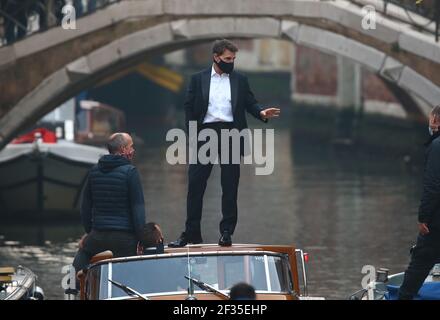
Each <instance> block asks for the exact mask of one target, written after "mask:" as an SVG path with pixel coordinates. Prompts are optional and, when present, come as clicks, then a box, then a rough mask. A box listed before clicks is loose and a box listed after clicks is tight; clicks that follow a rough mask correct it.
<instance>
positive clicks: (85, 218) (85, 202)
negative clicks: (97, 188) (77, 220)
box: [80, 178, 93, 233]
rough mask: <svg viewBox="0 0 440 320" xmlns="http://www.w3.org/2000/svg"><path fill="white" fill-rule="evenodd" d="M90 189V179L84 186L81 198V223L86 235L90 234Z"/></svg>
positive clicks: (91, 205) (91, 204)
mask: <svg viewBox="0 0 440 320" xmlns="http://www.w3.org/2000/svg"><path fill="white" fill-rule="evenodd" d="M92 208H93V203H92V189H91V187H90V179H89V178H87V181H86V183H85V185H84V188H83V191H82V196H81V208H80V211H81V222H82V225H83V227H84V230H85V231H86V233H90V231H91V230H92Z"/></svg>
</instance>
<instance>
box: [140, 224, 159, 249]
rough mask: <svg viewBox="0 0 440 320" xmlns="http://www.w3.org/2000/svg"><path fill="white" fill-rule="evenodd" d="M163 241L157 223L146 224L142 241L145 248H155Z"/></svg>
mask: <svg viewBox="0 0 440 320" xmlns="http://www.w3.org/2000/svg"><path fill="white" fill-rule="evenodd" d="M162 240H163V238H162V233H161V232H160V229H159V228H158V224H157V223H155V222H149V223H147V224H145V226H144V230H143V232H142V241H141V244H142V245H143V246H144V248H149V247H155V246H157V245H158V244H159V243H161V241H162Z"/></svg>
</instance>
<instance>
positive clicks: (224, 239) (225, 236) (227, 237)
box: [218, 231, 232, 247]
mask: <svg viewBox="0 0 440 320" xmlns="http://www.w3.org/2000/svg"><path fill="white" fill-rule="evenodd" d="M218 244H219V245H220V246H222V247H230V246H232V238H231V234H230V233H229V232H228V231H223V233H222V236H221V237H220V239H219V240H218Z"/></svg>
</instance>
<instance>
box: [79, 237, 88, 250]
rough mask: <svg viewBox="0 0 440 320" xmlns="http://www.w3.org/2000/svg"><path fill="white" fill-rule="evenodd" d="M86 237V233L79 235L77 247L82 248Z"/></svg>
mask: <svg viewBox="0 0 440 320" xmlns="http://www.w3.org/2000/svg"><path fill="white" fill-rule="evenodd" d="M86 237H87V233H86V234H85V235H83V236H82V237H81V239H80V240H79V242H78V248H80V249H82V248H84V240H85V238H86Z"/></svg>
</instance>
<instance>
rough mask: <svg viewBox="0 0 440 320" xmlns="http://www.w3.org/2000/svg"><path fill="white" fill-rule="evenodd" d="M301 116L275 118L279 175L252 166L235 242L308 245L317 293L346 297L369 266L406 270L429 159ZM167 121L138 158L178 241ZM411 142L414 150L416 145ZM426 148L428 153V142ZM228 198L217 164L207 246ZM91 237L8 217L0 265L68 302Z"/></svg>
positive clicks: (180, 211)
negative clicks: (341, 135) (335, 136)
mask: <svg viewBox="0 0 440 320" xmlns="http://www.w3.org/2000/svg"><path fill="white" fill-rule="evenodd" d="M294 117H295V115H294V114H293V113H291V112H289V110H287V108H284V109H283V117H282V118H280V119H279V120H278V119H277V120H276V121H272V124H271V127H273V128H275V167H274V172H273V174H271V175H268V176H256V175H255V166H252V165H242V170H241V180H240V188H239V221H238V226H237V229H236V232H235V234H234V236H233V240H234V242H236V243H265V244H294V245H295V246H296V247H298V248H302V249H304V250H305V251H306V252H308V253H309V254H310V261H309V265H308V269H309V285H310V287H309V292H310V293H311V294H312V295H318V296H323V297H326V298H327V299H346V298H347V297H348V296H349V294H350V293H352V292H354V291H356V290H358V289H359V288H360V286H361V280H362V277H363V274H362V273H361V269H362V267H363V266H364V265H374V266H376V267H387V268H389V269H390V271H391V273H395V272H400V271H403V270H404V268H405V267H406V265H407V263H408V258H409V256H408V253H409V248H410V246H411V245H412V243H413V241H414V240H415V237H416V232H417V228H416V221H417V220H416V219H417V216H416V214H417V206H418V202H419V196H420V183H421V170H422V169H421V157H418V158H417V157H416V158H414V157H413V155H412V154H411V153H410V152H409V151H408V154H405V152H402V150H399V151H398V152H397V151H396V152H394V151H393V149H392V147H390V146H387V147H386V148H378V149H377V148H376V149H375V148H369V147H368V148H367V147H362V146H361V147H359V146H357V145H356V144H354V145H351V144H350V143H348V144H347V143H344V144H335V143H332V142H331V139H330V140H329V139H324V138H323V136H319V134H318V135H314V134H311V133H310V134H308V133H307V129H310V130H311V131H312V129H313V127H317V126H318V127H319V125H318V124H317V123H316V121H315V120H313V119H312V120H311V123H312V124H313V125H310V126H309V125H302V126H301V125H299V124H298V123H300V122H299V121H298V119H296V120H297V121H292V120H295V119H294ZM301 123H303V122H301ZM252 124H253V125H255V126H260V124H259V123H256V122H252ZM303 124H304V123H303ZM301 127H302V128H301ZM383 127H386V126H385V125H383ZM157 128H158V127H157V126H156V127H155V129H146V132H144V133H143V134H144V135H143V137H144V141H145V143H144V144H143V145H142V144H138V145H137V146H136V149H137V156H136V160H135V164H136V165H137V167H138V168H139V170H140V173H141V176H142V182H143V186H144V192H145V199H146V208H147V216H148V218H147V220H150V221H156V222H157V223H159V224H160V225H161V226H162V230H163V231H164V233H165V237H166V240H168V241H172V240H174V239H175V238H176V237H178V236H179V234H180V232H181V231H182V228H183V226H184V221H185V214H186V213H185V206H186V182H187V176H186V166H185V165H176V166H172V165H169V164H168V163H167V162H166V159H165V152H166V149H167V146H168V145H169V144H170V143H169V142H166V141H165V133H166V131H165V130H163V129H157ZM366 128H367V131H368V126H366ZM409 130H410V129H408V128H401V129H398V130H397V129H394V128H390V130H389V131H384V133H383V134H384V136H385V135H386V136H387V139H390V135H394V136H395V139H396V141H400V142H401V141H402V137H404V136H405V134H406V135H408V131H409ZM311 131H310V132H311ZM367 134H368V133H367ZM374 134H376V135H377V134H378V132H377V131H375V132H374ZM409 134H410V136H411V135H412V133H411V132H410V133H409ZM327 138H328V135H327ZM404 139H409V138H408V136H405V138H404ZM408 141H410V140H408ZM415 141H418V140H417V139H415ZM407 146H408V150H410V149H412V150H413V149H414V145H412V142H411V144H410V143H408V144H407ZM384 150H387V151H384ZM416 151H417V152H419V154H422V152H423V149H422V148H416ZM417 152H416V154H417ZM413 158H414V160H413ZM416 159H417V160H416ZM220 205H221V188H220V170H219V168H216V167H215V168H214V170H213V172H212V175H211V177H210V180H209V182H208V188H207V190H206V194H205V202H204V212H203V221H202V227H203V238H204V241H205V242H206V243H213V242H217V241H218V236H219V235H218V223H219V221H220V219H221V213H220V212H221V211H220ZM81 235H82V228H81V225H80V223H79V217H78V219H77V220H73V221H70V222H61V221H53V222H51V223H46V224H43V225H38V224H29V223H26V221H21V220H20V219H19V218H18V221H17V222H15V223H8V224H7V225H5V224H1V223H0V265H12V266H16V265H19V264H21V265H24V266H27V267H29V268H31V269H32V270H33V271H34V272H35V273H36V274H37V275H38V277H39V284H40V285H41V286H42V287H43V289H44V290H45V292H46V295H47V298H49V299H63V290H62V289H61V279H62V277H63V274H62V273H61V268H62V267H63V266H64V265H66V264H69V263H71V262H72V259H73V256H74V254H75V251H76V246H77V241H78V239H79V238H80V237H81Z"/></svg>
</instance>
